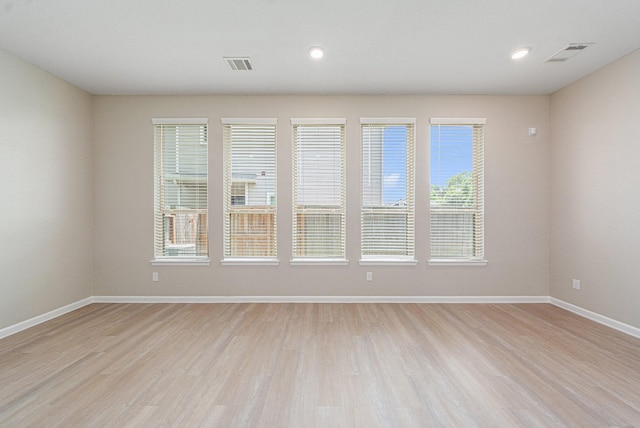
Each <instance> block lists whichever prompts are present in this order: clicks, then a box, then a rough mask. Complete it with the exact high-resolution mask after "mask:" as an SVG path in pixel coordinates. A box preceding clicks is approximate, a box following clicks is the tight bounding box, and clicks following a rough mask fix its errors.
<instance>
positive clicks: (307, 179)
mask: <svg viewBox="0 0 640 428" xmlns="http://www.w3.org/2000/svg"><path fill="white" fill-rule="evenodd" d="M292 124H293V201H294V203H293V257H294V258H335V259H340V258H341V259H344V257H345V139H344V125H345V120H344V119H327V120H312V119H311V120H308V119H307V120H305V119H299V120H298V119H292Z"/></svg>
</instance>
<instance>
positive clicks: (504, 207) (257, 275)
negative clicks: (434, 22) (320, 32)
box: [94, 96, 549, 296]
mask: <svg viewBox="0 0 640 428" xmlns="http://www.w3.org/2000/svg"><path fill="white" fill-rule="evenodd" d="M94 114H95V159H96V163H95V216H94V221H95V262H94V266H95V277H94V278H95V287H96V288H95V294H96V295H115V296H118V295H122V296H152V295H204V296H212V295H215V296H262V295H269V296H317V295H325V296H370V295H381V296H440V295H442V296H528V295H533V296H546V295H548V294H549V270H548V269H549V251H548V249H549V232H548V231H549V224H548V223H549V222H548V213H549V202H548V198H549V97H547V96H176V97H169V96H167V97H164V96H156V97H151V96H128V97H106V96H98V97H95V110H94ZM384 116H403V117H416V118H417V119H418V122H417V135H416V137H417V150H416V173H417V177H416V191H417V204H416V209H417V212H416V214H417V219H419V220H418V222H417V226H416V234H417V241H416V255H417V259H418V260H419V262H420V263H419V265H418V266H417V267H380V266H376V267H372V266H360V265H359V264H358V260H359V257H360V252H359V245H360V229H359V220H360V218H359V200H360V193H359V192H360V181H359V172H360V152H359V144H360V142H359V138H360V129H359V121H360V117H384ZM154 117H208V118H209V123H210V128H209V157H210V159H209V165H210V182H209V183H210V187H209V197H210V202H209V203H210V220H209V222H210V225H209V226H210V235H209V242H210V254H211V260H212V263H211V266H208V267H203V266H195V267H194V266H171V267H167V266H155V267H154V266H151V264H150V263H149V261H150V260H151V259H152V257H153V252H152V250H153V246H152V244H153V242H152V230H153V224H152V220H153V134H152V125H151V119H152V118H154ZM221 117H276V118H277V119H278V131H277V132H278V134H277V136H278V255H279V260H280V265H279V266H277V267H256V266H251V267H235V266H221V265H220V260H221V259H222V171H221V168H222V141H221V140H222V127H221V125H220V118H221ZM291 117H346V118H347V131H346V132H347V135H346V137H347V258H348V259H349V262H350V263H349V265H348V266H346V267H336V266H317V267H316V266H314V267H309V266H295V267H293V266H290V264H289V260H290V259H291V178H290V176H291V130H290V122H289V120H290V118H291ZM430 117H486V118H487V125H486V137H485V138H486V149H485V159H486V190H485V193H486V204H485V206H486V215H485V217H486V239H485V241H486V257H487V259H488V260H489V265H488V266H486V267H430V266H427V263H426V260H427V256H428V241H427V236H428V223H427V217H428V205H427V193H428V169H427V168H426V165H427V164H428V133H427V129H428V119H429V118H430ZM528 127H537V129H538V136H537V137H535V138H531V137H528V136H527V128H528ZM154 271H157V272H159V275H160V281H159V282H152V281H151V273H152V272H154ZM367 271H371V272H373V282H366V281H365V278H366V275H365V273H366V272H367Z"/></svg>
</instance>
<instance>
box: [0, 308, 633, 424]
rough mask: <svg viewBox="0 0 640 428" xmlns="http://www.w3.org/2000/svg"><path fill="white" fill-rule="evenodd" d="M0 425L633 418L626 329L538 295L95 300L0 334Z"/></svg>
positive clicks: (560, 421)
mask: <svg viewBox="0 0 640 428" xmlns="http://www.w3.org/2000/svg"><path fill="white" fill-rule="evenodd" d="M0 426H3V427H4V426H11V427H21V426H37V427H75V426H79V427H88V426H96V427H108V426H118V427H121V426H143V427H155V426H163V427H164V426H166V427H174V426H180V427H183V426H207V427H209V426H210V427H218V426H219V427H269V428H273V427H313V426H317V427H367V428H368V427H605V426H606V427H630V426H638V427H640V340H638V339H635V338H632V337H630V336H627V335H624V334H622V333H619V332H617V331H615V330H611V329H609V328H606V327H604V326H601V325H598V324H596V323H593V322H591V321H588V320H585V319H583V318H580V317H578V316H576V315H574V314H571V313H569V312H566V311H564V310H562V309H560V308H557V307H554V306H551V305H548V304H521V305H511V304H501V305H482V304H470V305H465V304H455V305H446V304H329V303H318V304H302V303H288V304H249V303H247V304H93V305H89V306H86V307H84V308H82V309H79V310H77V311H74V312H72V313H69V314H67V315H64V316H61V317H59V318H56V319H55V320H52V321H49V322H46V323H43V324H41V325H38V326H36V327H33V328H31V329H29V330H26V331H23V332H21V333H18V334H15V335H13V336H10V337H7V338H5V339H2V340H0Z"/></svg>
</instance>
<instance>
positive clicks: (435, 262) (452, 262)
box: [427, 259, 489, 266]
mask: <svg viewBox="0 0 640 428" xmlns="http://www.w3.org/2000/svg"><path fill="white" fill-rule="evenodd" d="M427 263H428V264H429V266H486V265H487V264H489V262H488V261H487V260H466V259H431V260H429V261H428V262H427Z"/></svg>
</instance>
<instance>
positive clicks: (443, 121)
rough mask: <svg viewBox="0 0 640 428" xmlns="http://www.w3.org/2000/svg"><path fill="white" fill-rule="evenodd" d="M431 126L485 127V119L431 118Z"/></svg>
mask: <svg viewBox="0 0 640 428" xmlns="http://www.w3.org/2000/svg"><path fill="white" fill-rule="evenodd" d="M430 124H431V125H486V124H487V119H486V118H484V117H471V118H470V117H462V118H460V117H459V118H451V117H432V118H431V119H430Z"/></svg>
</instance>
